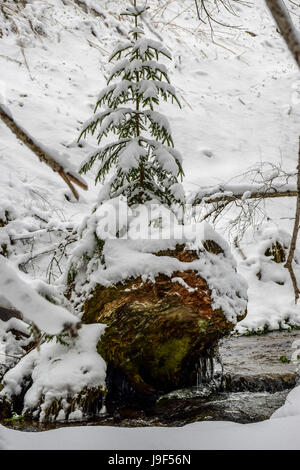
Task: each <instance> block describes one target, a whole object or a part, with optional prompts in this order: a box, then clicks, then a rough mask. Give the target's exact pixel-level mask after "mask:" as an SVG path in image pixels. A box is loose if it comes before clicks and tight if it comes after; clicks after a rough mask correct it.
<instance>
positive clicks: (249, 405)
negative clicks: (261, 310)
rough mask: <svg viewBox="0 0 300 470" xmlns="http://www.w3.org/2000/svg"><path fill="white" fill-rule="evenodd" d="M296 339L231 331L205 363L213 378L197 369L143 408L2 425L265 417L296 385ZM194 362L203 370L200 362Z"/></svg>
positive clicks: (296, 334) (299, 337)
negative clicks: (188, 383)
mask: <svg viewBox="0 0 300 470" xmlns="http://www.w3.org/2000/svg"><path fill="white" fill-rule="evenodd" d="M296 342H298V343H299V346H298V348H299V354H300V331H299V330H292V331H289V332H288V331H280V332H272V333H268V334H265V335H253V336H235V335H233V336H230V337H229V338H225V339H223V340H222V342H221V343H220V345H219V351H220V357H221V358H222V361H214V362H215V363H214V365H213V364H212V363H210V364H209V374H210V375H211V377H210V378H211V380H204V381H203V380H202V379H201V377H202V376H201V375H200V372H199V374H197V383H195V386H193V387H190V388H187V389H182V390H175V391H173V392H171V393H169V394H166V395H163V396H161V397H160V398H159V399H158V400H157V401H156V403H155V404H154V405H153V406H151V407H149V408H147V409H144V410H141V409H134V408H132V407H131V408H121V409H120V408H119V409H118V410H113V409H109V408H108V409H107V413H106V414H102V415H99V416H97V417H93V418H91V419H89V420H85V421H81V422H74V421H72V422H70V421H69V422H67V423H63V422H60V423H37V422H33V421H30V422H29V421H27V420H24V421H19V422H11V423H9V424H8V423H6V424H5V425H6V426H9V427H11V428H14V429H19V430H23V431H44V430H49V429H54V428H58V427H62V426H70V425H71V426H82V425H90V426H92V425H98V426H99V425H102V426H103V425H109V426H126V427H137V426H182V425H184V424H188V423H192V422H195V421H208V420H214V421H233V422H236V423H254V422H258V421H263V420H265V419H268V418H270V416H271V415H272V414H273V413H274V411H275V410H276V409H278V408H279V407H280V406H282V405H283V404H284V402H285V399H286V396H287V394H288V393H289V391H290V390H291V389H292V388H293V387H294V386H295V385H296V384H297V367H298V364H297V361H293V360H291V358H292V355H293V358H297V356H298V351H297V349H295V345H296ZM293 346H294V349H293ZM299 357H300V356H299ZM299 357H298V359H299ZM298 363H299V361H298ZM206 366H207V365H206ZM213 366H214V367H213ZM195 367H196V368H197V367H199V371H200V370H202V372H203V364H202V365H201V364H200V365H197V364H195ZM205 370H206V369H205ZM207 370H208V369H207ZM207 374H208V372H207Z"/></svg>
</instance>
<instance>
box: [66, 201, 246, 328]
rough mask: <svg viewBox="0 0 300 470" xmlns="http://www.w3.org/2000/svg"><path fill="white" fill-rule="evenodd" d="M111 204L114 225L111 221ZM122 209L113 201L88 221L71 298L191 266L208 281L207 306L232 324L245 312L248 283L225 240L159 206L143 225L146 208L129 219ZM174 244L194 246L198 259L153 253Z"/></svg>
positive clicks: (73, 264) (74, 260) (75, 264)
mask: <svg viewBox="0 0 300 470" xmlns="http://www.w3.org/2000/svg"><path fill="white" fill-rule="evenodd" d="M116 207H117V210H118V217H117V219H118V223H117V224H114V223H113V220H112V219H113V214H114V211H115V208H116ZM126 207H127V206H126V204H125V203H123V205H122V202H120V204H119V203H118V202H117V201H116V200H113V201H112V203H111V205H110V204H108V203H106V204H102V205H101V206H100V207H99V208H98V209H97V211H96V212H95V213H94V214H93V215H92V216H91V217H90V218H89V219H87V221H86V225H85V228H84V230H83V234H82V239H81V240H80V242H79V244H78V246H77V248H76V249H75V251H74V256H73V258H72V260H71V263H70V266H69V274H70V272H71V273H73V276H74V279H73V280H75V284H74V292H73V300H74V301H75V299H76V296H85V298H87V297H88V296H89V295H90V293H91V291H92V290H93V288H94V287H95V286H96V285H97V284H100V285H103V286H110V285H115V284H116V283H118V282H124V281H125V280H127V279H130V278H137V277H141V279H142V281H144V282H146V281H148V280H150V281H152V282H155V278H156V276H158V275H159V274H165V275H167V276H169V277H170V278H172V276H173V274H174V273H175V272H183V271H185V270H194V271H196V272H197V273H198V274H199V276H201V277H202V278H203V279H205V280H206V282H207V284H208V287H209V289H210V292H211V298H212V300H213V305H212V308H213V309H214V310H216V309H218V308H221V309H222V310H223V312H224V314H225V315H226V318H227V319H228V320H229V321H230V322H232V323H234V324H235V323H236V321H237V317H239V316H242V315H243V314H244V313H245V311H246V306H247V284H246V282H245V281H244V279H243V278H242V276H240V275H239V274H237V272H236V262H235V260H234V258H233V256H232V255H231V252H230V249H229V246H228V244H227V243H226V241H225V240H224V239H223V238H222V237H221V236H220V235H219V234H217V233H216V232H215V231H214V229H213V228H212V227H211V226H210V225H209V224H207V223H205V222H204V223H200V224H191V225H180V224H179V223H178V222H177V220H176V218H175V217H174V215H172V214H171V212H170V211H168V209H166V208H163V207H159V208H158V212H157V214H156V218H155V219H154V220H153V219H152V220H150V221H149V219H148V221H147V223H146V218H147V216H148V214H147V212H145V207H141V208H140V209H141V211H140V213H138V210H137V211H136V212H135V214H133V215H132V218H130V216H129V217H128V215H127V214H128V212H126ZM127 210H128V208H127ZM159 214H160V216H159ZM107 218H109V220H107ZM150 219H151V217H150ZM142 227H144V228H145V227H146V229H145V230H143V229H142ZM120 233H123V236H120ZM117 235H118V237H117ZM206 240H210V241H214V242H215V243H216V244H217V245H218V246H219V247H220V248H221V253H219V254H214V253H210V252H208V251H207V250H206V248H205V243H204V242H205V241H206ZM177 245H185V247H186V249H190V250H195V251H196V252H197V253H198V254H199V259H198V260H195V261H192V262H182V261H179V260H178V259H177V258H174V257H171V256H157V255H156V253H158V252H160V251H162V250H175V249H176V246H177Z"/></svg>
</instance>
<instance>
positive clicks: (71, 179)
mask: <svg viewBox="0 0 300 470" xmlns="http://www.w3.org/2000/svg"><path fill="white" fill-rule="evenodd" d="M0 119H1V120H2V121H3V122H4V124H6V125H7V127H8V128H9V129H10V130H11V131H12V132H13V134H14V135H15V136H16V137H17V139H19V140H20V141H21V142H23V144H25V145H26V147H28V148H29V149H30V150H31V151H32V152H33V153H34V154H35V155H36V156H37V157H38V158H39V160H40V161H41V162H44V163H46V165H48V166H50V168H51V169H52V170H53V171H55V172H56V173H58V174H59V176H60V177H61V178H62V179H63V180H64V181H65V182H66V183H67V185H68V186H69V188H70V190H71V191H72V193H73V195H74V197H75V198H76V199H78V198H79V195H78V192H77V191H76V189H75V188H74V186H73V184H72V183H74V184H76V185H77V186H79V187H80V188H82V189H84V190H87V189H88V186H87V184H86V183H85V181H84V180H83V179H82V178H81V177H80V176H79V175H77V174H76V173H75V172H73V171H72V172H71V171H70V170H68V169H66V168H64V167H63V166H62V164H61V163H59V162H58V161H56V160H55V158H53V157H52V156H51V155H49V153H48V152H47V151H46V150H44V149H42V148H41V147H40V146H39V145H38V144H37V143H36V142H34V141H33V139H32V138H31V137H30V136H29V135H27V133H26V132H25V131H24V130H23V129H22V128H21V127H20V126H19V125H18V124H17V123H16V121H15V120H14V119H13V117H12V116H11V114H10V113H9V112H8V111H7V110H6V108H5V107H4V106H3V105H1V103H0Z"/></svg>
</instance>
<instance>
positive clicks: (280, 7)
mask: <svg viewBox="0 0 300 470" xmlns="http://www.w3.org/2000/svg"><path fill="white" fill-rule="evenodd" d="M266 4H267V5H268V8H269V10H270V12H271V14H272V16H273V18H274V20H275V21H276V23H277V26H278V28H279V30H280V33H281V34H282V37H283V39H284V40H285V42H286V44H287V46H288V48H289V50H290V51H291V53H292V54H293V56H294V59H295V60H296V62H297V64H298V66H299V67H300V34H299V31H297V29H296V28H295V26H294V24H293V21H292V19H291V17H290V14H289V12H288V10H287V8H286V6H285V5H284V3H283V1H282V0H266Z"/></svg>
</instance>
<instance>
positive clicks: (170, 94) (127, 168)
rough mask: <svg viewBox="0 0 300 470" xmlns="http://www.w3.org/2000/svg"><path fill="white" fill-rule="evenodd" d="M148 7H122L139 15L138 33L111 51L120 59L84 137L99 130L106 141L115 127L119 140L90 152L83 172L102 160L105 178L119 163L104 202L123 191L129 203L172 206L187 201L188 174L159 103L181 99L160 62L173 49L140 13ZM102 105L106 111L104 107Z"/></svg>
mask: <svg viewBox="0 0 300 470" xmlns="http://www.w3.org/2000/svg"><path fill="white" fill-rule="evenodd" d="M147 9H148V7H146V6H138V5H137V4H136V0H134V2H133V6H131V7H129V8H127V9H126V11H125V12H123V13H121V14H122V15H128V16H129V17H133V18H134V27H133V28H132V29H131V30H130V34H131V35H132V39H131V40H130V41H129V42H126V43H123V44H120V45H118V47H117V48H116V49H115V50H114V51H113V53H112V54H111V56H110V59H109V61H112V60H113V59H117V60H118V62H117V64H116V65H115V66H114V67H113V69H112V71H111V74H110V76H109V78H108V80H107V87H106V88H104V89H103V90H102V91H101V93H100V95H99V97H98V101H97V104H96V107H95V110H94V115H93V117H92V118H91V119H90V120H89V121H87V122H86V123H85V125H84V127H83V130H82V132H81V134H80V137H79V140H80V139H81V137H85V136H86V134H87V133H91V134H94V133H95V132H97V140H98V144H100V142H101V140H102V139H103V138H104V137H107V136H108V135H109V134H110V133H113V134H115V135H116V136H117V137H118V140H116V141H114V142H111V143H108V144H107V145H105V146H103V147H101V148H99V149H97V150H96V151H95V152H93V153H92V154H91V155H89V156H88V158H87V159H86V161H85V162H84V163H83V164H82V166H81V169H80V172H81V173H86V172H87V171H89V170H90V169H91V167H92V166H93V165H94V163H95V162H96V160H99V161H100V166H99V168H98V170H97V174H96V178H95V183H97V182H98V181H100V182H102V183H104V182H105V179H106V176H107V174H108V173H109V172H110V171H111V170H112V169H114V172H112V177H111V178H110V180H109V182H108V183H106V185H105V187H104V191H103V192H102V197H101V198H100V199H101V202H103V201H104V200H108V199H111V198H114V197H117V196H120V195H123V196H126V197H127V203H128V205H129V206H132V205H134V204H143V203H145V202H147V201H153V200H156V201H157V202H159V203H161V204H164V205H167V206H168V207H171V206H173V205H174V204H175V205H177V204H179V205H182V204H183V202H184V192H183V188H182V185H181V184H180V183H179V182H178V178H181V179H182V177H183V175H184V173H183V169H182V164H181V162H182V159H181V156H180V154H179V153H178V152H177V151H176V150H175V149H174V143H173V139H172V136H171V130H170V126H169V123H168V120H167V119H166V117H165V116H164V115H162V114H160V113H159V112H157V111H155V110H154V107H155V105H158V104H159V99H160V98H163V99H164V100H165V101H167V100H168V99H169V98H170V99H171V100H172V102H173V101H176V102H177V103H178V105H179V106H180V103H179V101H178V99H177V96H176V92H175V89H174V87H173V86H172V85H171V84H170V80H169V77H168V72H167V68H166V67H165V65H163V64H161V63H159V62H158V60H159V56H161V55H162V56H164V57H166V58H168V59H171V54H170V52H169V51H168V50H167V49H166V48H165V47H164V46H163V45H162V44H161V43H159V42H157V41H154V40H152V39H145V38H144V37H143V35H144V31H143V27H142V26H141V25H140V24H139V22H138V19H139V17H140V16H141V15H143V14H144V13H145V11H146V10H147ZM116 79H119V81H117V80H116ZM120 79H121V80H120ZM112 82H113V83H112ZM130 104H131V106H130ZM101 107H102V108H103V107H104V110H103V111H99V108H101Z"/></svg>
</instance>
